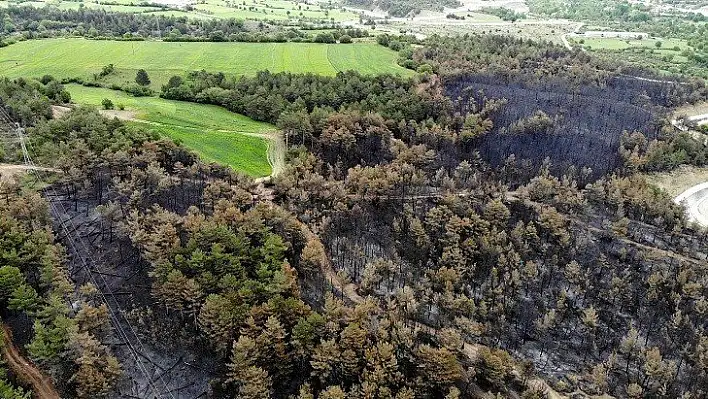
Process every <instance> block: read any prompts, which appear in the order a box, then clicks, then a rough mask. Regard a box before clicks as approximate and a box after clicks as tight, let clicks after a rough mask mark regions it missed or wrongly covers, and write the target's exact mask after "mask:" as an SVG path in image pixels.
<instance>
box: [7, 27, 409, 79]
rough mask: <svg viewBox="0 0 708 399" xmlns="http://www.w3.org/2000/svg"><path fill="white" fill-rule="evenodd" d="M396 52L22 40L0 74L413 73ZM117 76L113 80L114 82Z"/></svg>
mask: <svg viewBox="0 0 708 399" xmlns="http://www.w3.org/2000/svg"><path fill="white" fill-rule="evenodd" d="M397 57H398V54H397V53H396V52H394V51H392V50H389V49H387V48H385V47H382V46H379V45H377V44H374V43H354V44H331V45H328V44H318V43H169V42H158V41H144V42H121V41H103V40H86V39H47V40H28V41H25V42H20V43H17V44H13V45H11V46H8V47H4V48H1V49H0V75H4V76H8V77H20V76H42V75H45V74H51V75H53V76H55V77H57V78H67V77H81V78H84V79H87V78H91V77H92V76H93V74H96V73H98V72H100V71H101V68H102V67H103V66H104V65H108V64H111V63H112V64H114V65H115V67H116V69H117V71H118V73H117V76H114V77H112V79H113V80H111V83H124V82H126V81H132V80H133V79H134V77H135V72H136V71H137V69H139V68H144V69H145V70H147V71H148V74H149V75H150V78H151V80H152V83H153V84H152V86H153V87H154V88H159V87H160V86H161V85H162V84H163V83H165V82H166V81H167V80H168V79H169V78H170V77H171V76H173V75H184V74H185V73H186V72H187V71H193V70H202V69H205V70H207V71H211V72H224V73H227V74H233V75H253V74H255V73H256V72H258V71H262V70H266V69H267V70H269V71H271V72H283V71H287V72H295V73H305V72H312V73H317V74H322V75H334V74H336V73H337V72H338V71H344V70H356V71H360V72H362V73H366V74H381V73H393V74H399V75H404V76H410V75H411V74H412V73H413V72H412V71H409V70H407V69H405V68H402V67H401V66H399V65H397V64H396V60H397ZM116 80H117V81H116Z"/></svg>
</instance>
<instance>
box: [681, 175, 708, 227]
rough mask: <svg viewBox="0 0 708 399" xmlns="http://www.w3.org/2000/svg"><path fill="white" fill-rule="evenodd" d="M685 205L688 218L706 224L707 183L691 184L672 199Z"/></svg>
mask: <svg viewBox="0 0 708 399" xmlns="http://www.w3.org/2000/svg"><path fill="white" fill-rule="evenodd" d="M674 201H675V202H676V203H677V204H682V205H683V206H685V207H686V213H687V215H688V219H689V220H690V221H692V222H696V223H698V224H700V225H703V226H708V183H702V184H699V185H697V186H693V187H691V188H689V189H688V190H686V191H684V192H683V193H681V194H680V195H679V196H678V197H676V198H675V199H674Z"/></svg>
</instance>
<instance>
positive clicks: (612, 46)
mask: <svg viewBox="0 0 708 399" xmlns="http://www.w3.org/2000/svg"><path fill="white" fill-rule="evenodd" d="M580 39H581V38H574V40H575V42H576V43H578V42H579V41H580ZM583 40H584V43H583V46H584V47H586V48H590V49H592V50H625V49H629V48H646V49H653V50H661V51H672V50H673V49H674V47H676V48H678V49H679V51H683V50H684V49H687V48H689V46H688V44H687V43H686V41H685V40H679V39H642V40H636V39H618V38H585V39H583ZM657 41H658V42H661V47H656V42H657Z"/></svg>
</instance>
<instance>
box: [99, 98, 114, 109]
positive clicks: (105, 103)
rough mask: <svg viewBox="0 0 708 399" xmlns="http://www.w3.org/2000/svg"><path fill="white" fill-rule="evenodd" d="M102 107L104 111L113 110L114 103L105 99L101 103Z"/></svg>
mask: <svg viewBox="0 0 708 399" xmlns="http://www.w3.org/2000/svg"><path fill="white" fill-rule="evenodd" d="M101 105H102V106H103V109H113V101H111V100H110V99H108V98H104V99H103V101H101Z"/></svg>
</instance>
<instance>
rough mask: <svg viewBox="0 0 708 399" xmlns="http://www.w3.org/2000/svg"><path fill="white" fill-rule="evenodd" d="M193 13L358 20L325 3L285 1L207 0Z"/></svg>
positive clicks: (254, 17)
mask: <svg viewBox="0 0 708 399" xmlns="http://www.w3.org/2000/svg"><path fill="white" fill-rule="evenodd" d="M194 10H195V11H196V12H200V13H202V14H206V15H209V16H212V17H214V18H239V19H260V20H263V19H268V20H287V19H306V20H316V21H334V22H341V21H346V20H358V19H359V15H357V14H355V13H353V12H349V11H342V10H340V9H337V8H330V7H329V6H328V5H327V4H325V3H322V4H304V3H298V2H296V1H288V0H256V1H253V0H251V1H248V2H246V3H245V4H244V3H243V2H242V1H235V0H234V1H226V0H206V2H205V3H200V4H195V5H194Z"/></svg>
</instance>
